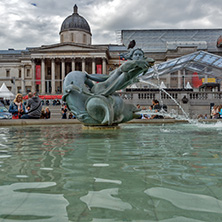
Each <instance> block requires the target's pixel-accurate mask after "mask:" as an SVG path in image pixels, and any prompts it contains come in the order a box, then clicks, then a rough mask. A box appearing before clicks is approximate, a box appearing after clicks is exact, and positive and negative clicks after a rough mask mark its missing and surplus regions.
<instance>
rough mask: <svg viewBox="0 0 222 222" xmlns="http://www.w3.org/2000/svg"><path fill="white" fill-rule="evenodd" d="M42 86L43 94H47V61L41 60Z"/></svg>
mask: <svg viewBox="0 0 222 222" xmlns="http://www.w3.org/2000/svg"><path fill="white" fill-rule="evenodd" d="M41 85H42V90H41V93H42V94H45V59H42V60H41Z"/></svg>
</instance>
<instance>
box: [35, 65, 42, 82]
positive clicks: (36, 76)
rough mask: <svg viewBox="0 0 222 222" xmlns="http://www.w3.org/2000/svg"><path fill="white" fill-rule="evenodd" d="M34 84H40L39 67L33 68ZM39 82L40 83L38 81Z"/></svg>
mask: <svg viewBox="0 0 222 222" xmlns="http://www.w3.org/2000/svg"><path fill="white" fill-rule="evenodd" d="M35 80H36V81H35V84H36V85H40V84H41V65H36V66H35ZM38 80H40V81H38Z"/></svg>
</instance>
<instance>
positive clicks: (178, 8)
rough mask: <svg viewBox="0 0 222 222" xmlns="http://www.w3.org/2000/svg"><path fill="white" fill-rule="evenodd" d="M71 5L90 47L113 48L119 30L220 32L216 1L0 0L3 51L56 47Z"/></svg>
mask: <svg viewBox="0 0 222 222" xmlns="http://www.w3.org/2000/svg"><path fill="white" fill-rule="evenodd" d="M33 4H36V5H33ZM74 4H77V6H78V12H79V14H80V15H81V16H83V17H84V18H85V19H86V20H87V21H88V23H89V25H90V27H91V31H92V40H93V43H94V44H110V43H113V44H115V43H116V42H117V40H116V39H117V36H116V34H115V33H116V31H117V30H122V29H173V28H176V29H177V28H180V29H190V28H221V20H222V8H221V7H219V6H220V4H221V1H219V0H211V1H207V0H180V1H178V0H161V1H160V0H159V1H158V0H149V1H144V0H135V1H131V0H125V1H122V0H109V1H108V0H85V1H81V0H76V1H75V2H73V0H66V1H57V0H38V1H30V0H23V1H19V0H11V1H8V0H1V2H0V16H1V21H0V30H1V32H0V44H1V49H7V48H16V49H24V48H26V47H34V46H37V47H38V46H41V45H47V44H54V43H58V42H59V31H60V28H61V25H62V22H63V21H64V19H65V18H66V17H67V16H69V15H71V14H72V13H73V6H74Z"/></svg>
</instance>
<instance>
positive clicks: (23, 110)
mask: <svg viewBox="0 0 222 222" xmlns="http://www.w3.org/2000/svg"><path fill="white" fill-rule="evenodd" d="M9 112H10V113H12V119H40V118H44V119H49V118H50V110H49V108H48V107H46V109H45V110H43V109H42V100H41V99H40V98H39V97H38V96H37V95H36V94H35V93H32V92H29V93H28V100H27V102H23V96H22V94H20V93H18V94H17V95H16V97H15V99H14V100H13V101H12V102H11V104H10V106H9Z"/></svg>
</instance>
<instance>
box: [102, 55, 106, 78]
mask: <svg viewBox="0 0 222 222" xmlns="http://www.w3.org/2000/svg"><path fill="white" fill-rule="evenodd" d="M102 67H103V71H102V73H103V74H106V58H103V66H102Z"/></svg>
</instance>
